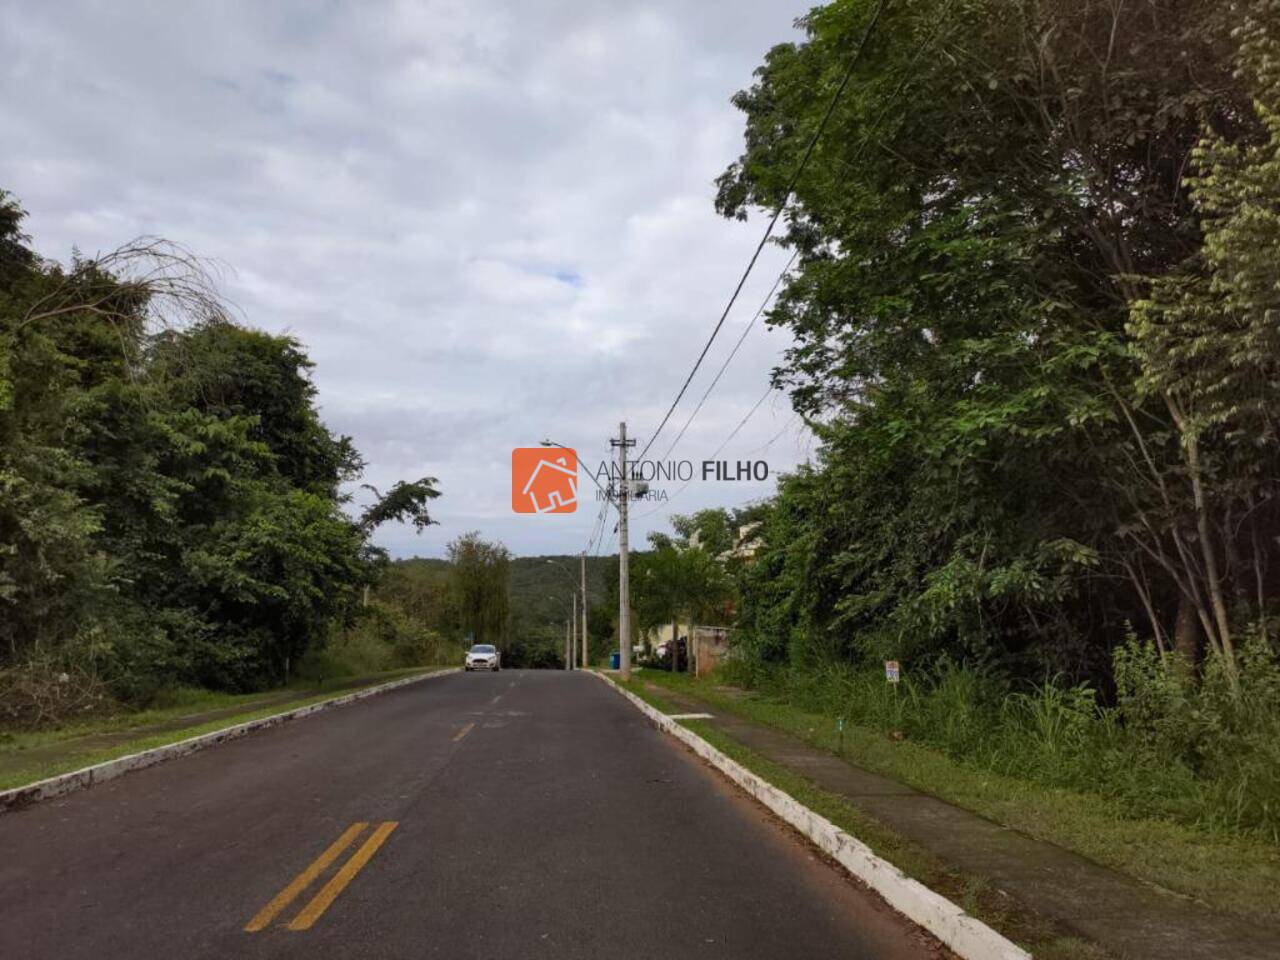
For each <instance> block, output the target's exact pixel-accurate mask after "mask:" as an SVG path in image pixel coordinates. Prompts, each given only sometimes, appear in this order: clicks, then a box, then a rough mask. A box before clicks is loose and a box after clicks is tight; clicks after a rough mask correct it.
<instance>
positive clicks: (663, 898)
mask: <svg viewBox="0 0 1280 960" xmlns="http://www.w3.org/2000/svg"><path fill="white" fill-rule="evenodd" d="M932 956H935V952H934V948H933V947H932V946H931V945H930V942H929V941H928V940H927V938H926V937H925V936H924V935H923V934H921V933H920V932H919V931H918V930H916V929H915V928H913V927H912V926H911V925H910V924H909V923H907V922H906V921H905V920H903V919H902V918H901V917H899V916H898V915H896V914H894V913H893V912H892V911H890V910H889V909H888V908H886V907H885V906H884V905H883V904H882V903H881V902H879V901H878V900H877V899H876V898H875V897H874V896H873V895H871V894H869V893H867V892H865V891H863V890H862V889H860V888H858V887H857V886H855V885H854V884H853V883H852V882H851V881H849V880H848V879H847V878H845V877H844V876H843V875H842V874H840V873H839V872H838V871H837V870H836V869H835V868H833V867H831V866H830V865H828V864H827V863H825V862H823V861H821V860H819V859H817V858H816V857H815V856H814V855H813V854H812V853H810V851H809V850H808V848H806V847H805V846H804V845H803V844H802V843H801V842H800V841H799V840H798V839H796V838H795V837H794V836H793V835H792V834H790V833H789V832H787V831H786V830H785V829H784V828H783V827H781V826H780V825H778V824H777V823H776V822H774V821H773V820H771V819H770V817H769V816H768V814H767V813H766V812H765V811H764V810H763V809H762V808H760V807H758V806H756V805H755V804H753V803H752V802H751V801H749V800H747V799H745V798H744V797H742V796H741V795H740V794H738V793H737V792H735V791H734V790H733V788H732V787H730V786H729V785H727V784H726V783H725V782H724V781H722V780H721V779H720V778H719V777H718V776H717V775H716V774H714V773H713V772H712V771H711V770H709V769H708V768H707V767H705V766H704V765H703V764H702V763H701V762H700V761H699V760H698V759H697V758H695V757H694V756H693V755H692V754H690V753H688V752H687V751H685V750H684V749H683V748H682V747H680V746H679V745H677V744H676V743H674V742H673V741H671V740H670V739H668V738H666V737H664V736H663V735H662V734H661V733H659V732H658V731H657V730H655V729H654V728H653V727H651V726H650V725H649V724H648V723H646V722H645V720H644V719H643V717H642V716H641V715H640V714H639V713H638V712H637V711H636V710H635V708H633V707H632V706H631V705H629V704H628V703H626V702H625V701H624V700H623V699H622V698H621V697H619V696H618V695H617V694H616V693H615V692H613V691H612V690H610V689H609V688H608V687H607V686H606V685H605V684H603V683H601V682H600V681H599V680H597V679H595V678H592V677H588V676H585V675H583V674H578V673H573V674H566V673H562V672H520V671H504V672H502V673H499V674H458V675H455V676H448V677H444V678H441V679H436V680H428V681H425V682H424V683H421V684H415V685H412V686H409V687H407V688H404V689H403V690H398V691H394V692H391V693H388V694H385V695H382V696H377V697H373V698H370V699H369V700H366V701H363V702H361V703H359V704H356V705H353V706H350V707H344V708H341V709H338V710H334V711H332V712H329V713H325V714H322V715H319V716H316V717H312V718H308V719H304V720H300V721H297V722H294V723H291V724H286V725H284V726H282V727H278V728H275V729H272V730H268V731H265V732H263V733H259V734H255V735H253V736H250V737H247V738H245V739H242V740H238V741H234V742H231V743H228V744H224V745H221V746H217V747H214V748H211V749H208V750H206V751H204V752H202V753H198V754H195V755H193V756H190V757H187V758H184V759H180V760H175V761H172V762H170V763H165V764H161V765H159V766H156V767H152V768H150V769H148V770H143V771H140V772H138V773H135V774H129V775H128V776H125V777H123V778H121V779H119V780H115V781H112V782H110V783H107V784H104V785H102V786H99V787H95V788H93V789H91V790H87V791H83V792H81V793H78V794H73V795H71V796H69V797H66V798H64V799H61V800H53V801H48V802H45V803H42V804H38V805H36V806H33V807H30V808H28V809H26V810H20V811H17V812H14V813H10V814H6V815H3V816H0V957H4V958H11V960H27V958H37V960H41V958H79V957H86V958H95V960H116V958H119V960H139V958H141V960H161V958H164V960H168V958H198V957H210V958H213V957H216V958H219V960H225V958H240V957H247V958H257V957H299V958H301V957H306V958H308V960H316V958H338V957H342V958H347V957H360V958H365V957H396V958H401V957H403V958H409V957H413V958H424V957H447V958H451V960H452V958H469V957H476V958H506V957H510V958H537V957H548V958H565V957H583V958H590V960H601V958H607V960H622V958H638V957H654V958H663V960H678V958H685V957H697V958H710V957H732V958H765V957H769V958H793V957H804V958H814V957H843V958H861V957H866V958H884V960H896V958H907V957H911V958H923V957H932Z"/></svg>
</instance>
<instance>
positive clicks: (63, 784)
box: [0, 667, 458, 813]
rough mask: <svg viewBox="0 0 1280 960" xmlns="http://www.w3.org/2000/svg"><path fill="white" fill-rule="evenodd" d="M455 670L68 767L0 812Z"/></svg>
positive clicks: (1, 797)
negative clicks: (88, 765) (66, 770)
mask: <svg viewBox="0 0 1280 960" xmlns="http://www.w3.org/2000/svg"><path fill="white" fill-rule="evenodd" d="M457 672H458V668H457V667H450V668H449V669H447V670H435V671H432V672H431V673H420V674H417V675H416V676H412V677H402V678H401V679H399V680H392V681H390V682H388V683H381V684H378V685H377V686H374V687H363V688H361V689H359V690H356V691H354V692H352V693H347V694H343V695H342V696H340V697H333V698H332V699H329V700H321V701H320V702H319V703H311V704H308V705H307V706H305V707H298V708H296V709H294V710H286V711H285V712H284V713H275V714H272V715H271V716H269V717H260V718H258V719H257V720H249V721H247V722H246V723H238V724H236V725H235V726H233V727H227V728H225V729H223V730H214V731H213V732H212V733H204V734H201V735H200V736H198V737H188V738H187V739H186V740H179V741H177V742H176V743H168V744H165V745H164V746H163V747H154V748H153V749H151V750H143V751H141V752H140V753H131V754H129V755H128V756H124V757H117V758H116V759H115V760H107V761H106V762H104V763H97V764H94V765H93V766H91V767H82V768H81V769H79V770H72V771H71V772H70V773H61V774H58V775H57V776H56V777H49V778H48V779H47V780H38V781H36V782H35V783H29V784H27V785H26V786H25V787H14V788H13V789H12V790H4V791H0V813H6V812H8V811H10V810H17V809H19V808H20V807H25V806H28V805H29V804H33V803H39V802H40V801H41V800H49V799H51V798H53V797H61V796H63V795H65V794H68V793H74V792H75V791H77V790H84V789H87V788H89V787H92V786H94V785H95V784H98V783H103V782H105V781H107V780H114V779H115V778H116V777H120V776H123V775H124V774H126V773H130V772H132V771H134V770H142V769H144V768H146V767H150V766H154V765H155V764H157V763H163V762H164V761H166V760H174V759H176V758H178V757H185V756H187V755H188V754H191V753H195V752H196V751H197V750H203V749H204V748H205V747H212V746H214V745H215V744H218V743H225V742H226V741H228V740H235V739H237V738H239V737H243V736H246V735H247V734H250V733H256V732H257V731H259V730H265V729H266V728H267V727H274V726H277V725H279V724H281V723H285V722H286V721H288V720H297V719H299V718H300V717H308V716H310V715H311V714H313V713H320V712H322V711H324V710H332V709H333V708H334V707H344V706H346V705H347V704H349V703H355V702H356V701H357V700H363V699H365V698H366V697H372V696H375V695H377V694H379V693H386V692H387V691H388V690H394V689H396V688H397V687H403V686H407V685H408V684H410V683H419V682H420V681H422V680H429V679H431V678H432V677H441V676H444V675H445V674H449V673H457Z"/></svg>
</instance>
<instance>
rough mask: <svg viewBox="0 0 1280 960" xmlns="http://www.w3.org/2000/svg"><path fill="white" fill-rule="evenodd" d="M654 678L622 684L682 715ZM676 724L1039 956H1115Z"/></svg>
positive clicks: (790, 777)
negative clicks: (648, 685)
mask: <svg viewBox="0 0 1280 960" xmlns="http://www.w3.org/2000/svg"><path fill="white" fill-rule="evenodd" d="M615 679H616V678H615ZM653 679H654V677H653V676H652V675H651V674H650V673H644V674H642V675H641V677H640V678H637V679H633V680H631V681H630V682H627V683H623V682H621V681H618V682H619V685H620V686H623V687H625V688H626V689H627V690H629V691H630V692H632V693H634V694H635V695H636V696H638V697H640V699H642V700H644V701H645V702H646V703H648V704H650V705H651V706H654V707H656V708H657V709H659V710H661V711H662V712H663V713H680V712H682V708H681V707H680V705H678V704H675V703H673V702H671V701H668V700H664V699H663V698H662V697H661V696H659V695H655V694H654V693H653V692H652V691H651V690H647V689H645V687H644V681H646V680H653ZM681 692H685V691H683V690H682V691H681ZM677 722H678V723H679V724H680V725H681V726H684V727H687V728H688V729H690V730H692V731H693V732H694V733H696V734H697V735H698V736H700V737H702V739H704V740H706V741H707V742H708V743H710V744H711V745H712V746H713V747H715V748H716V749H717V750H719V751H720V752H721V753H723V754H725V755H726V756H728V757H729V758H730V759H732V760H735V761H737V762H738V763H740V764H742V766H744V767H746V768H747V769H748V770H750V771H751V772H752V773H754V774H756V775H758V776H760V777H763V778H764V779H765V780H767V781H769V783H771V784H773V785H774V786H775V787H777V788H778V789H780V790H782V791H783V792H785V793H787V794H789V795H790V796H791V797H793V798H794V799H795V800H797V801H799V802H800V803H802V804H804V805H805V806H806V807H808V808H809V809H810V810H813V811H814V812H815V813H817V814H819V815H821V816H823V817H826V818H827V819H828V820H830V821H831V822H832V823H834V824H835V825H836V826H838V827H839V828H840V829H841V830H844V831H845V832H846V833H848V834H849V835H850V836H854V837H857V838H858V839H859V840H861V841H862V842H863V843H865V844H866V845H867V846H868V847H870V848H871V849H872V850H873V851H874V852H875V854H876V855H877V856H879V857H881V858H883V859H885V860H888V861H889V862H890V863H892V864H893V865H894V866H895V867H897V868H898V869H899V870H901V871H903V872H904V873H906V874H907V875H908V876H911V877H913V878H914V879H916V880H918V881H920V882H921V883H923V884H924V885H925V886H927V887H929V889H931V890H934V891H935V892H937V893H940V894H941V895H942V896H944V897H946V898H947V899H948V900H950V901H952V902H953V903H956V904H958V905H959V906H960V907H961V908H962V909H963V910H964V911H965V912H966V913H968V914H969V915H970V916H973V917H976V918H978V919H979V920H981V921H982V922H983V923H985V924H987V925H988V926H990V927H992V928H994V929H995V930H998V931H999V932H1000V933H1001V934H1003V935H1004V936H1006V937H1008V938H1009V939H1010V940H1012V941H1014V942H1015V943H1017V944H1018V945H1019V946H1022V947H1023V948H1025V949H1027V950H1029V951H1030V952H1031V953H1032V954H1034V955H1035V956H1036V957H1037V958H1043V960H1109V958H1110V957H1111V956H1112V955H1111V954H1109V953H1107V952H1106V951H1105V950H1103V949H1102V948H1101V947H1099V946H1097V945H1096V944H1091V943H1086V942H1084V941H1082V940H1080V939H1078V938H1076V937H1071V936H1068V935H1065V934H1064V933H1062V932H1061V931H1059V930H1057V929H1055V927H1054V924H1053V923H1052V922H1051V921H1049V920H1047V919H1046V918H1044V917H1041V916H1040V915H1039V914H1037V913H1035V912H1034V911H1030V910H1027V909H1024V908H1022V907H1021V905H1020V904H1017V903H1015V902H1013V901H1011V900H1009V899H1008V898H1007V897H1004V896H1002V895H1001V894H999V893H998V892H996V891H993V890H991V889H990V887H989V886H988V885H987V883H986V881H985V880H984V879H983V878H982V877H978V876H973V875H968V874H965V873H962V872H960V871H957V870H954V869H952V868H951V867H949V866H948V865H946V864H945V863H943V862H942V861H941V860H940V859H939V858H938V857H936V856H935V855H934V854H932V853H931V852H929V851H928V850H926V849H925V848H923V847H921V846H919V845H918V844H915V843H912V842H911V841H910V840H907V839H906V838H905V837H903V836H902V835H901V834H899V833H897V832H896V831H894V830H891V829H890V828H888V827H886V826H885V825H884V824H882V823H881V822H879V821H878V820H875V819H873V818H871V817H869V816H867V815H866V814H865V813H863V812H862V811H861V810H859V809H858V808H857V807H855V806H853V805H852V804H851V803H849V802H848V801H847V800H846V799H845V798H844V797H842V796H840V795H839V794H836V793H831V792H830V791H828V790H824V789H822V788H821V787H819V786H817V785H816V784H814V783H813V782H811V781H810V780H808V779H806V778H805V777H802V776H800V775H799V774H797V773H795V772H794V771H792V770H790V769H788V768H786V767H784V766H781V765H780V764H777V763H774V762H773V761H772V760H769V759H767V758H766V757H763V756H761V755H760V754H758V753H756V752H755V751H753V750H751V749H749V748H748V747H745V746H743V745H742V744H741V743H739V742H738V741H736V740H734V739H733V738H732V737H730V736H729V735H727V734H725V733H724V732H723V731H721V730H719V729H717V728H716V727H714V726H711V725H710V724H708V723H706V722H705V721H701V720H679V721H677Z"/></svg>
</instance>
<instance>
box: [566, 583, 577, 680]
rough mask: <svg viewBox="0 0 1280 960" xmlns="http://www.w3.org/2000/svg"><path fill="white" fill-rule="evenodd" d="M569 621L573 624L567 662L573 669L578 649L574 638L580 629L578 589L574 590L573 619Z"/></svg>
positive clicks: (570, 630) (570, 629)
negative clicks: (574, 655)
mask: <svg viewBox="0 0 1280 960" xmlns="http://www.w3.org/2000/svg"><path fill="white" fill-rule="evenodd" d="M569 622H570V623H571V624H572V626H571V627H570V628H569V659H568V661H567V662H568V664H569V669H570V670H572V669H573V659H574V658H573V654H574V651H575V650H576V649H577V644H575V643H574V640H575V639H576V637H575V636H574V634H576V633H577V631H578V591H577V590H575V591H573V619H572V620H570V621H569Z"/></svg>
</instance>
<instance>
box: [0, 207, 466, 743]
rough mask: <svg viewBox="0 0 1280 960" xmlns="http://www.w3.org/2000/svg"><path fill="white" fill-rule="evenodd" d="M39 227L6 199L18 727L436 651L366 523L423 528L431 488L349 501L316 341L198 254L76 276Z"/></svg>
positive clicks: (4, 336) (8, 702) (5, 647)
mask: <svg viewBox="0 0 1280 960" xmlns="http://www.w3.org/2000/svg"><path fill="white" fill-rule="evenodd" d="M22 220H23V213H22V211H21V210H20V208H19V207H18V205H17V203H16V201H15V200H13V199H12V198H10V197H8V196H6V195H4V194H3V193H0V725H3V726H4V727H5V728H8V729H15V728H16V729H31V728H46V727H52V726H57V725H60V724H64V723H67V722H69V721H72V720H74V719H76V718H82V717H85V716H90V715H94V716H100V715H109V714H112V713H115V712H119V711H122V710H129V709H139V708H145V707H147V706H148V705H151V704H154V703H157V702H161V701H162V700H163V698H164V697H165V696H167V695H169V694H168V693H167V692H168V691H171V690H173V689H174V688H197V689H207V690H216V691H224V692H229V693H235V692H247V691H255V690H262V689H265V688H268V687H273V686H280V685H283V684H286V683H288V682H290V681H291V680H292V679H295V678H298V677H303V678H310V679H313V680H315V681H322V680H325V679H328V678H330V677H332V676H334V675H336V674H338V673H342V672H348V673H360V672H374V671H381V670H387V669H393V668H397V667H407V666H413V665H418V664H423V663H429V662H431V661H432V660H435V659H437V658H438V657H440V656H441V655H442V649H441V639H440V638H439V637H438V636H434V635H432V634H430V633H428V632H424V631H423V630H422V629H421V628H420V627H419V626H418V625H417V624H414V623H412V622H411V621H409V620H408V619H406V618H404V617H403V616H400V615H399V614H398V613H397V612H396V611H394V610H388V609H383V608H380V607H378V606H376V605H375V606H370V605H367V604H365V602H364V599H365V596H364V595H365V588H366V587H367V586H370V585H372V584H373V583H375V582H376V581H377V579H378V577H379V575H380V572H381V570H382V568H383V567H384V566H385V561H386V558H385V556H384V555H383V554H382V552H381V551H380V550H378V549H377V548H376V547H374V546H373V544H372V543H371V540H370V536H371V534H372V532H373V531H374V529H376V528H377V527H378V526H379V525H380V524H382V523H384V522H387V521H389V520H402V521H408V522H411V523H413V524H414V525H415V526H416V527H417V528H418V529H419V530H422V529H425V528H426V527H427V526H428V525H429V524H430V523H432V520H431V518H430V516H429V514H428V511H427V507H428V504H429V503H430V502H431V501H432V500H433V499H434V498H435V497H436V496H438V491H437V489H436V486H435V481H434V480H433V479H432V478H429V477H424V478H421V479H418V480H413V481H407V482H401V483H397V484H396V485H395V486H394V487H392V488H391V489H390V490H388V491H387V492H386V494H385V495H381V494H378V493H377V491H374V494H375V496H374V499H373V502H372V503H371V504H370V505H369V506H368V507H366V508H365V509H363V510H360V511H355V510H349V509H348V507H349V504H350V496H349V494H348V493H345V492H344V490H349V489H350V484H351V483H352V482H353V481H355V480H356V479H357V478H358V477H359V475H360V472H361V469H362V467H363V461H362V460H361V458H360V456H359V454H358V453H357V452H356V450H355V449H354V448H353V446H352V444H351V441H350V439H349V438H347V437H342V436H336V435H334V434H333V433H331V432H330V431H329V430H328V429H327V428H326V427H325V426H324V424H323V423H322V422H321V419H320V416H319V413H318V411H317V409H316V405H315V388H314V386H313V385H312V383H311V379H310V369H311V363H310V361H309V360H308V359H307V357H306V355H305V353H304V352H303V349H302V346H301V344H299V343H298V342H297V341H296V340H294V339H293V338H291V337H287V336H273V335H270V334H267V333H263V332H261V331H258V330H254V329H251V328H249V327H247V326H245V325H243V324H241V323H238V322H235V321H234V320H233V318H232V317H231V316H230V314H229V313H228V311H227V310H226V309H225V307H224V306H223V304H222V302H221V300H220V299H219V297H218V294H217V290H216V288H215V285H214V279H215V278H214V276H213V275H212V274H211V272H210V271H211V267H210V265H209V264H206V263H204V262H203V261H201V260H199V259H198V258H196V257H194V256H193V255H191V254H190V253H188V252H187V251H185V250H183V249H182V248H181V247H178V246H176V245H173V244H170V243H167V242H165V241H162V240H156V239H143V240H139V241H136V242H134V243H131V244H129V245H127V246H126V247H124V248H122V249H120V250H117V251H114V252H112V253H109V254H106V255H104V256H101V257H98V258H95V259H83V258H80V257H78V256H77V257H76V258H75V259H74V260H73V261H72V262H71V263H70V264H69V265H67V266H63V265H60V264H57V263H54V262H51V261H47V260H44V259H41V258H40V257H38V256H37V255H36V254H35V253H34V252H33V251H32V249H31V248H30V246H29V245H28V243H29V241H28V238H27V237H26V236H24V235H23V233H22ZM453 657H454V654H453V652H452V651H450V653H449V659H450V660H452V659H453Z"/></svg>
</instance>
